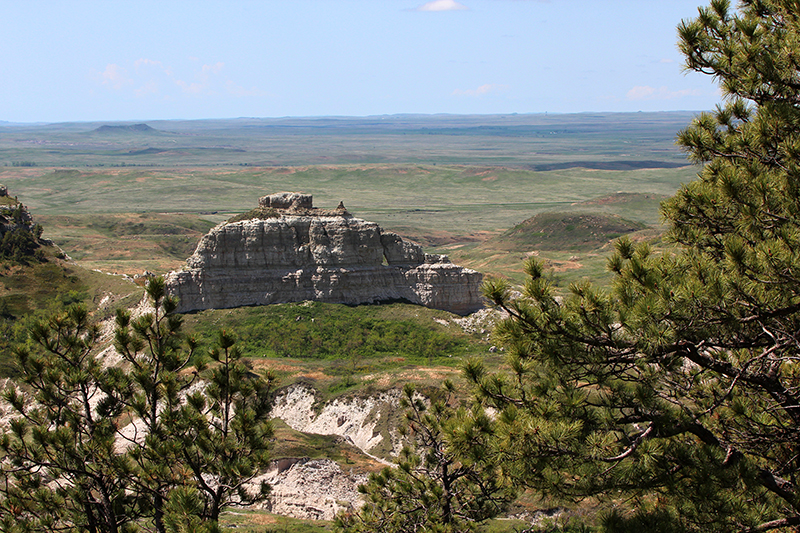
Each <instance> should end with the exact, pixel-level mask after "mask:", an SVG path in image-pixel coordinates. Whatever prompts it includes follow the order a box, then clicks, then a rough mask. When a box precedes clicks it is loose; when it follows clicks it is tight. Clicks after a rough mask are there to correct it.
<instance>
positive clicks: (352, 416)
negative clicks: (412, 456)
mask: <svg viewBox="0 0 800 533" xmlns="http://www.w3.org/2000/svg"><path fill="white" fill-rule="evenodd" d="M400 394H401V392H400V391H399V390H389V391H386V392H379V393H376V394H374V395H371V396H365V397H357V398H337V399H335V400H333V401H331V402H329V403H327V404H325V405H324V406H322V407H321V408H320V409H314V403H315V393H314V389H312V388H311V387H307V386H304V385H294V386H292V387H289V388H288V389H286V390H285V391H284V392H283V393H281V394H279V395H278V397H277V398H275V403H274V405H273V407H272V416H273V417H274V418H280V419H281V420H283V421H284V422H286V424H287V425H288V426H289V427H291V428H292V429H294V430H295V431H301V432H303V433H317V434H319V435H338V436H340V437H343V438H345V439H346V440H347V441H348V442H350V443H351V444H353V445H354V446H355V447H357V448H359V449H361V451H363V452H365V453H367V454H370V455H373V452H375V451H376V449H377V448H378V447H380V448H381V449H383V450H386V451H388V454H389V455H393V456H394V455H397V454H398V453H399V451H400V449H401V447H402V444H401V442H400V439H399V438H398V436H397V435H396V434H395V433H394V432H393V429H394V428H395V426H396V421H395V420H392V418H393V415H397V414H399V410H400Z"/></svg>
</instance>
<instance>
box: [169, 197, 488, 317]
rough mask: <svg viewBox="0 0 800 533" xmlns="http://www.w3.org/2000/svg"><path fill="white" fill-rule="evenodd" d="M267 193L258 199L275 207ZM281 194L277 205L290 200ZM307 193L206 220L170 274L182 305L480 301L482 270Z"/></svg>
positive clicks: (461, 306)
mask: <svg viewBox="0 0 800 533" xmlns="http://www.w3.org/2000/svg"><path fill="white" fill-rule="evenodd" d="M275 196H281V195H275ZM270 198H271V197H265V198H262V200H261V205H262V206H265V205H267V206H271V205H272V202H271V201H270V200H269V199H270ZM303 198H304V199H306V197H305V196H304V197H303ZM309 198H310V197H309ZM280 200H281V203H280V204H275V205H281V206H283V205H284V204H286V202H285V201H284V200H283V196H281V198H280ZM309 202H310V199H306V201H305V203H304V204H303V206H304V207H302V208H297V209H295V208H292V207H291V205H292V204H291V203H289V204H288V205H289V206H290V207H288V208H285V209H284V208H280V209H276V208H274V207H270V216H271V218H264V219H262V218H254V219H250V220H243V221H240V222H233V223H223V224H220V225H219V226H217V227H215V228H214V229H212V230H211V231H210V232H209V233H208V234H207V235H205V236H204V237H203V238H202V239H201V241H200V243H199V244H198V246H197V249H196V251H195V253H194V255H192V256H191V257H190V258H189V259H188V260H187V262H186V267H185V268H184V269H183V270H182V271H178V272H172V273H170V274H169V275H168V276H167V278H166V279H167V288H168V290H169V291H170V293H171V294H173V295H175V296H177V297H178V298H179V299H180V311H183V312H185V311H193V310H201V309H211V308H230V307H240V306H246V305H264V304H270V303H282V302H296V301H303V300H316V301H323V302H330V303H344V304H350V305H355V304H364V303H376V302H381V301H390V300H406V301H409V302H411V303H416V304H420V305H424V306H427V307H432V308H436V309H444V310H447V311H451V312H454V313H458V314H462V315H463V314H468V313H471V312H473V311H476V310H477V309H480V308H481V307H483V304H482V296H481V292H480V285H481V281H482V275H481V274H480V273H479V272H476V271H474V270H470V269H466V268H462V267H459V266H457V265H454V264H453V263H450V261H449V259H447V257H446V256H439V255H431V254H426V253H424V252H423V251H422V248H421V247H419V246H418V245H416V244H413V243H410V242H406V241H403V240H402V239H401V238H400V237H399V236H398V235H396V234H394V233H391V232H385V231H383V230H382V229H381V228H380V227H379V226H378V225H377V224H375V223H374V222H368V221H365V220H361V219H358V218H354V217H352V216H350V215H349V214H348V213H347V211H345V210H344V209H343V208H342V209H338V210H327V211H322V210H319V212H317V210H315V209H313V208H308V207H307V206H306V204H307V203H309Z"/></svg>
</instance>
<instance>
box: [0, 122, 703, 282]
mask: <svg viewBox="0 0 800 533" xmlns="http://www.w3.org/2000/svg"><path fill="white" fill-rule="evenodd" d="M692 116H693V113H688V112H687V113H632V114H580V115H502V116H500V115H498V116H449V115H442V116H387V117H368V118H360V119H356V118H318V119H310V118H309V119H269V120H267V119H236V120H216V121H183V122H182V121H169V122H149V123H148V124H147V127H139V126H131V125H112V126H110V127H109V125H105V124H102V123H76V124H57V125H43V126H33V125H28V126H3V127H0V164H3V165H4V166H2V167H0V183H2V184H4V185H7V186H8V187H9V190H10V191H11V194H13V195H17V196H18V197H19V198H20V199H21V200H22V201H23V202H24V203H25V204H26V205H28V206H29V208H30V209H31V211H32V212H33V214H34V216H36V217H37V218H38V220H39V221H40V222H41V223H42V224H43V225H44V226H45V236H46V237H49V238H51V239H52V240H53V241H55V242H56V243H57V244H59V245H60V246H62V248H63V249H64V250H65V252H67V253H68V254H69V255H70V256H72V257H73V258H75V259H76V260H78V261H79V262H81V263H82V264H85V265H86V266H89V267H92V268H97V269H100V270H104V271H112V272H120V273H123V272H124V273H129V274H133V273H136V272H141V271H142V270H151V271H155V272H158V273H160V272H166V271H168V270H170V269H174V268H177V267H179V266H180V264H181V263H182V261H183V259H185V257H186V256H188V255H189V253H190V252H191V250H192V248H193V247H194V243H196V241H197V239H199V236H200V235H202V233H204V232H205V231H207V229H208V228H209V227H211V226H212V225H213V224H216V223H218V222H221V221H223V220H226V219H227V218H229V217H231V216H232V215H235V214H238V213H242V212H245V211H248V210H250V209H251V208H253V207H255V205H256V204H257V201H258V198H259V197H260V196H263V195H265V194H269V193H272V192H278V191H287V190H291V191H302V192H306V193H310V194H313V195H314V200H315V205H317V206H319V207H329V208H332V207H335V206H336V205H337V204H338V203H339V202H340V201H342V202H344V204H345V206H346V207H347V208H348V210H349V211H350V212H351V213H353V214H354V215H355V216H357V217H360V218H364V219H367V220H372V221H375V222H377V223H379V224H380V225H381V226H382V227H383V228H385V229H387V230H390V231H395V232H397V233H399V234H401V235H403V236H404V237H406V238H410V239H412V240H415V241H417V242H419V243H421V244H422V245H423V246H424V247H426V249H427V250H428V251H431V252H438V253H449V254H451V256H452V259H454V260H458V261H461V262H463V263H464V264H465V265H466V266H472V267H474V268H478V269H479V270H482V271H484V272H488V273H493V274H498V275H508V276H510V277H512V278H517V277H518V274H519V272H518V271H519V268H518V265H519V264H520V263H521V259H520V258H523V259H524V257H526V254H530V253H532V252H536V251H537V250H536V249H535V247H534V246H531V247H529V248H530V249H523V248H524V247H522V248H519V249H514V250H508V249H507V247H506V249H503V247H499V248H498V249H496V250H495V249H493V246H494V245H493V240H492V238H493V237H495V236H498V235H501V234H502V233H503V232H505V231H506V230H508V229H509V228H512V227H514V226H516V225H517V224H520V223H521V222H522V221H524V220H527V219H529V218H531V217H533V216H535V215H537V214H539V213H543V212H559V213H563V212H573V211H576V212H586V211H592V212H600V213H603V214H610V215H618V216H622V217H624V218H626V219H630V220H631V221H634V222H638V223H642V224H645V225H647V226H648V227H651V228H652V227H655V228H657V227H658V224H659V213H658V202H659V201H660V200H661V199H663V198H666V197H669V196H670V195H672V194H674V192H675V191H676V190H677V188H678V187H679V186H680V185H681V184H682V183H686V182H688V181H690V180H692V179H694V177H695V175H696V172H697V168H696V167H693V166H691V165H690V164H689V163H688V162H687V161H686V159H685V157H684V155H683V154H682V153H681V152H680V151H679V150H678V149H677V148H676V147H675V145H674V138H675V135H676V134H677V132H678V131H679V130H680V129H681V128H682V127H685V126H686V125H687V124H688V122H689V121H690V120H691V118H692ZM126 224H127V226H125V225H126ZM137 224H139V226H137ZM115 225H116V226H115ZM111 226H115V227H117V228H121V227H127V228H128V229H129V230H131V231H128V232H127V233H126V234H115V233H114V231H113V230H112V229H109V228H110V227H111ZM136 228H139V229H140V230H141V231H139V232H136V231H135V230H136ZM176 228H179V229H176ZM117 233H119V232H117ZM584 251H585V252H593V251H592V250H581V252H584ZM493 252H497V253H500V252H502V253H504V254H505V256H502V257H494V256H496V255H497V254H496V253H493ZM510 252H513V253H514V254H517V255H512V256H508V253H510ZM517 252H518V253H517ZM554 252H555V251H553V250H552V249H551V251H549V252H548V253H549V254H550V255H553V254H554ZM574 252H575V250H572V251H571V253H570V255H569V256H568V257H572V256H573V255H575V254H574ZM601 254H602V252H601ZM556 255H557V254H556ZM478 256H480V257H478ZM506 256H508V257H506ZM556 260H557V259H556ZM515 265H517V266H516V267H515ZM582 268H583V267H580V268H577V269H575V268H570V269H567V270H568V271H569V275H570V276H572V277H575V276H577V277H580V276H582V275H585V274H587V273H589V275H592V274H591V272H596V271H597V270H598V268H597V265H594V266H591V267H589V268H588V270H586V271H582V270H581V269H582ZM599 270H600V271H602V268H599Z"/></svg>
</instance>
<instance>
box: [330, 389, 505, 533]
mask: <svg viewBox="0 0 800 533" xmlns="http://www.w3.org/2000/svg"><path fill="white" fill-rule="evenodd" d="M452 393H453V388H452V385H451V384H450V383H449V382H446V383H445V385H444V389H443V390H442V391H439V392H438V394H437V395H436V396H437V397H435V398H434V399H433V400H432V401H431V403H430V406H428V405H427V403H426V401H425V400H424V399H423V398H422V397H421V396H420V395H419V394H417V393H416V392H415V390H414V388H413V387H412V386H411V385H406V387H405V388H404V390H403V400H402V406H403V407H405V408H407V409H408V410H407V412H406V422H407V426H406V427H405V428H404V429H405V430H406V434H407V435H408V436H409V437H410V439H411V441H412V442H413V443H414V444H413V445H412V446H408V447H405V448H404V449H403V451H402V453H401V455H400V462H399V464H398V466H397V467H396V468H384V469H383V470H382V471H381V472H379V473H377V474H372V475H371V476H370V479H369V482H368V483H367V484H366V485H362V486H360V487H359V490H360V491H361V492H362V493H364V494H365V495H366V498H367V501H366V504H365V505H364V507H363V508H362V509H361V510H360V511H359V512H357V513H345V514H342V515H340V516H339V517H338V518H337V521H336V527H337V530H338V531H342V532H344V533H356V532H380V533H405V532H407V531H430V532H436V533H461V532H470V531H476V528H477V526H478V525H479V524H480V523H481V522H484V521H485V520H487V519H489V518H491V517H493V516H496V515H497V514H498V513H499V512H500V511H502V510H503V509H504V508H505V506H506V505H507V504H508V503H509V502H510V501H511V500H512V499H513V491H511V490H509V489H508V488H506V487H504V486H503V484H502V483H501V480H500V478H499V473H500V471H499V468H498V465H497V464H496V463H495V462H494V460H495V458H496V455H495V454H494V453H493V450H492V448H491V445H490V442H491V436H492V434H491V429H490V427H491V423H490V420H489V417H488V416H487V414H486V413H485V412H484V411H483V410H482V409H481V408H480V407H478V406H475V407H474V408H473V409H470V410H467V409H465V408H463V407H461V408H459V407H456V406H454V403H455V399H454V398H453V396H452Z"/></svg>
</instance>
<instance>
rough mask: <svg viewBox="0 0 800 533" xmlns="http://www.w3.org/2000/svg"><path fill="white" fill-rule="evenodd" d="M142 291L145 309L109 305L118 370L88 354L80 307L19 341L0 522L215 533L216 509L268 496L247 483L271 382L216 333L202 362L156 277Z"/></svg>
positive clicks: (23, 526) (52, 528)
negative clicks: (136, 312) (113, 312)
mask: <svg viewBox="0 0 800 533" xmlns="http://www.w3.org/2000/svg"><path fill="white" fill-rule="evenodd" d="M146 293H147V296H148V298H149V300H150V303H151V305H152V312H150V313H145V314H143V315H142V316H139V317H136V318H133V317H132V316H131V315H130V313H129V312H127V311H119V312H118V313H117V317H116V318H117V328H116V331H115V345H116V348H117V350H118V352H119V353H120V354H121V355H122V359H123V361H122V363H121V365H120V366H107V364H104V362H103V361H101V360H100V359H99V355H98V352H99V351H100V350H99V348H100V346H99V339H100V329H99V327H98V326H97V325H96V324H93V323H92V322H91V320H90V318H89V314H88V313H87V311H86V309H85V308H83V307H71V308H69V309H68V310H67V311H65V312H63V313H59V314H56V315H54V316H53V317H52V318H50V319H49V320H47V321H43V322H39V323H37V324H36V325H35V326H34V327H33V328H32V329H31V331H30V338H31V340H32V346H31V347H30V348H27V347H26V348H21V349H19V350H18V351H17V364H18V367H19V368H18V370H19V376H20V378H19V379H20V381H21V386H24V389H23V390H24V392H21V391H20V390H18V388H17V387H13V386H12V387H10V388H9V390H8V391H7V392H6V393H5V394H4V396H3V397H4V399H5V400H6V401H8V402H9V404H10V405H11V406H12V408H13V410H14V411H15V413H16V415H17V416H16V417H15V418H14V420H13V421H12V422H11V424H10V429H9V430H8V431H5V432H4V434H3V436H2V439H0V450H2V452H3V454H4V456H3V461H2V463H0V465H1V466H0V531H4V532H13V533H17V532H20V533H21V532H29V531H43V532H56V531H89V532H91V533H122V532H126V531H142V530H144V531H155V532H157V533H167V532H170V533H173V532H174V533H178V532H189V531H191V532H193V533H201V532H202V533H214V532H217V531H219V527H218V524H217V520H218V518H219V513H220V512H221V511H222V510H223V509H224V508H225V507H226V506H229V505H232V504H246V503H250V502H253V501H258V500H259V499H262V498H263V497H264V495H266V493H267V490H268V487H267V486H266V485H264V486H260V487H258V489H259V490H257V491H255V493H254V494H251V493H250V492H249V491H248V490H246V489H247V483H249V482H250V481H251V480H252V479H253V478H254V477H255V476H256V474H258V473H259V471H260V469H261V468H263V467H264V466H265V465H266V464H267V459H268V456H267V451H268V446H269V438H268V437H269V435H270V426H269V421H268V420H267V416H268V413H269V407H270V402H271V386H272V383H273V381H274V378H273V377H272V376H267V379H266V380H265V379H263V378H262V377H261V376H259V375H257V374H255V373H254V372H252V371H251V370H250V369H249V368H248V367H247V366H246V365H245V363H244V362H243V361H242V360H241V357H240V354H239V352H238V351H237V350H236V349H235V347H234V346H233V339H232V337H231V336H230V335H227V334H224V333H221V334H220V335H219V342H220V346H219V347H218V348H217V349H215V350H214V351H212V357H213V359H214V360H215V364H214V365H213V366H212V367H211V368H210V369H208V370H206V369H205V367H204V365H203V364H202V363H197V362H196V361H195V351H196V346H195V344H194V342H192V341H191V340H190V339H186V338H184V336H183V334H182V333H181V325H182V319H181V317H180V316H179V315H176V314H175V313H174V310H175V307H176V305H175V304H176V302H175V301H174V299H172V298H170V297H168V296H167V295H166V293H165V291H164V283H163V279H160V278H156V279H153V280H150V281H149V282H148V285H147V288H146ZM190 388H194V390H195V391H201V392H195V393H192V390H190Z"/></svg>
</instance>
